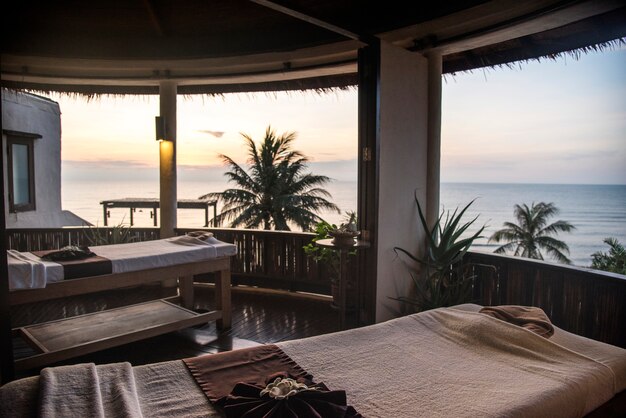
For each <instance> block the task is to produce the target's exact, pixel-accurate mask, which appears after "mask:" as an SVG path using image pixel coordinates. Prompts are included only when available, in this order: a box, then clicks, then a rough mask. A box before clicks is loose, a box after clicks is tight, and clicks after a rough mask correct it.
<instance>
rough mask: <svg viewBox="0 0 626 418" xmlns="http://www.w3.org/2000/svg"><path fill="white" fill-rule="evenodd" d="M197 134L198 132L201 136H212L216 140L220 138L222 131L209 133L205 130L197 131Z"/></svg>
mask: <svg viewBox="0 0 626 418" xmlns="http://www.w3.org/2000/svg"><path fill="white" fill-rule="evenodd" d="M197 132H200V133H202V134H208V135H212V136H214V137H216V138H221V137H222V135H224V132H223V131H209V130H206V129H198V130H197Z"/></svg>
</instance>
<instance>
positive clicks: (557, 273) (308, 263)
mask: <svg viewBox="0 0 626 418" xmlns="http://www.w3.org/2000/svg"><path fill="white" fill-rule="evenodd" d="M100 229H101V230H103V231H100V232H105V231H106V232H108V233H110V232H112V230H113V228H100ZM209 230H210V231H212V232H213V233H214V234H215V236H216V238H218V239H220V240H222V241H226V242H231V243H234V244H235V245H236V246H237V250H238V253H237V256H236V257H233V260H232V265H231V268H232V276H233V283H234V284H245V285H254V286H259V287H264V288H273V289H284V290H291V291H305V292H312V293H319V294H326V295H330V294H331V293H330V279H329V277H330V276H329V274H328V272H327V271H326V269H325V266H323V265H318V264H317V263H316V262H315V261H313V260H311V259H309V258H308V257H307V256H306V254H305V253H304V250H303V247H304V245H306V244H307V243H309V242H310V241H311V239H312V238H313V234H307V233H300V232H279V231H262V230H245V229H227V228H214V229H209ZM187 231H190V229H179V230H177V233H179V234H184V233H185V232H187ZM7 234H8V245H9V248H10V249H16V250H19V251H35V250H42V249H53V248H60V247H63V246H65V245H89V244H90V242H89V241H88V239H87V235H86V233H85V229H84V228H51V229H11V230H8V231H7ZM131 236H132V237H134V239H135V240H141V241H143V240H152V239H158V238H159V230H158V229H157V228H132V229H131ZM466 260H467V262H469V263H472V264H473V265H474V266H475V267H474V272H475V275H476V278H475V280H474V301H475V302H476V303H479V304H482V305H527V306H530V305H532V306H539V307H541V308H542V309H543V310H544V311H545V312H546V313H547V314H548V316H549V317H550V319H551V320H552V321H553V322H554V323H555V324H556V325H557V326H558V327H560V328H563V329H565V330H567V331H570V332H573V333H576V334H579V335H583V336H586V337H589V338H592V339H595V340H599V341H603V342H607V343H609V344H614V345H617V346H620V347H625V348H626V303H624V301H626V277H625V276H622V275H618V274H612V273H605V272H601V271H596V270H589V269H584V268H578V267H570V266H564V265H559V264H553V263H548V262H541V261H536V260H529V259H524V258H519V257H508V256H501V255H496V254H491V253H478V252H470V253H468V255H467V259H466ZM352 267H354V266H352ZM351 270H354V269H351ZM352 274H353V272H352Z"/></svg>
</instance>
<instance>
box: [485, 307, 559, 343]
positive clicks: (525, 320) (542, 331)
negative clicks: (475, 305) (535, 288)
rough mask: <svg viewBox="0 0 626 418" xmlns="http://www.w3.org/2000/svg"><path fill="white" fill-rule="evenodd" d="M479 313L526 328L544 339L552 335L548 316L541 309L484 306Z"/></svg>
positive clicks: (552, 330) (552, 328) (552, 329)
mask: <svg viewBox="0 0 626 418" xmlns="http://www.w3.org/2000/svg"><path fill="white" fill-rule="evenodd" d="M479 312H480V313H483V314H485V315H489V316H492V317H494V318H497V319H500V320H502V321H506V322H510V323H512V324H515V325H518V326H520V327H522V328H526V329H528V330H529V331H532V332H534V333H535V334H538V335H541V336H542V337H545V338H550V337H551V336H552V335H553V334H554V327H553V326H552V322H550V318H548V315H546V313H545V312H544V311H543V309H541V308H537V307H535V306H518V305H500V306H485V307H484V308H482V309H481V310H480V311H479Z"/></svg>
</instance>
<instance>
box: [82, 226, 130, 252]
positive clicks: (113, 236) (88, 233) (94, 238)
mask: <svg viewBox="0 0 626 418" xmlns="http://www.w3.org/2000/svg"><path fill="white" fill-rule="evenodd" d="M123 222H124V221H123V220H122V222H120V223H119V224H118V225H114V226H112V227H105V228H101V227H98V226H97V225H96V226H89V227H88V229H86V230H85V237H86V238H87V241H88V242H89V245H96V246H97V245H110V244H124V243H127V242H133V241H134V240H135V237H133V236H132V235H131V228H130V226H127V225H125V224H124V223H123Z"/></svg>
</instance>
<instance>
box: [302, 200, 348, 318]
mask: <svg viewBox="0 0 626 418" xmlns="http://www.w3.org/2000/svg"><path fill="white" fill-rule="evenodd" d="M347 216H348V218H347V219H348V220H347V222H345V223H342V224H341V225H340V226H339V227H338V226H337V225H335V224H330V223H328V222H326V221H321V222H319V223H318V224H317V225H316V227H315V237H314V238H313V239H312V240H311V242H310V243H309V244H307V245H305V246H304V247H303V249H304V252H305V254H306V255H308V256H309V257H311V258H312V259H313V260H315V261H316V262H317V263H320V264H322V265H324V266H325V267H326V269H327V271H328V274H329V275H330V287H331V295H332V296H333V306H334V307H337V305H338V304H337V301H338V300H339V252H338V251H337V250H333V249H332V248H323V247H320V246H318V245H316V244H315V243H316V242H317V241H319V240H322V239H329V238H333V240H345V241H339V243H338V244H337V245H342V243H343V244H348V242H349V243H350V244H351V243H354V238H355V237H356V236H358V231H357V230H356V214H355V213H354V212H349V213H347ZM348 240H349V241H348ZM335 242H337V241H335ZM349 254H350V255H353V254H355V253H354V252H350V253H349ZM352 285H353V284H352V283H351V282H350V281H349V282H348V283H346V286H347V288H348V289H350V288H351V287H352ZM354 300H355V298H354V295H352V293H351V292H349V293H348V297H347V305H348V306H347V308H349V307H350V306H353V305H354Z"/></svg>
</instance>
